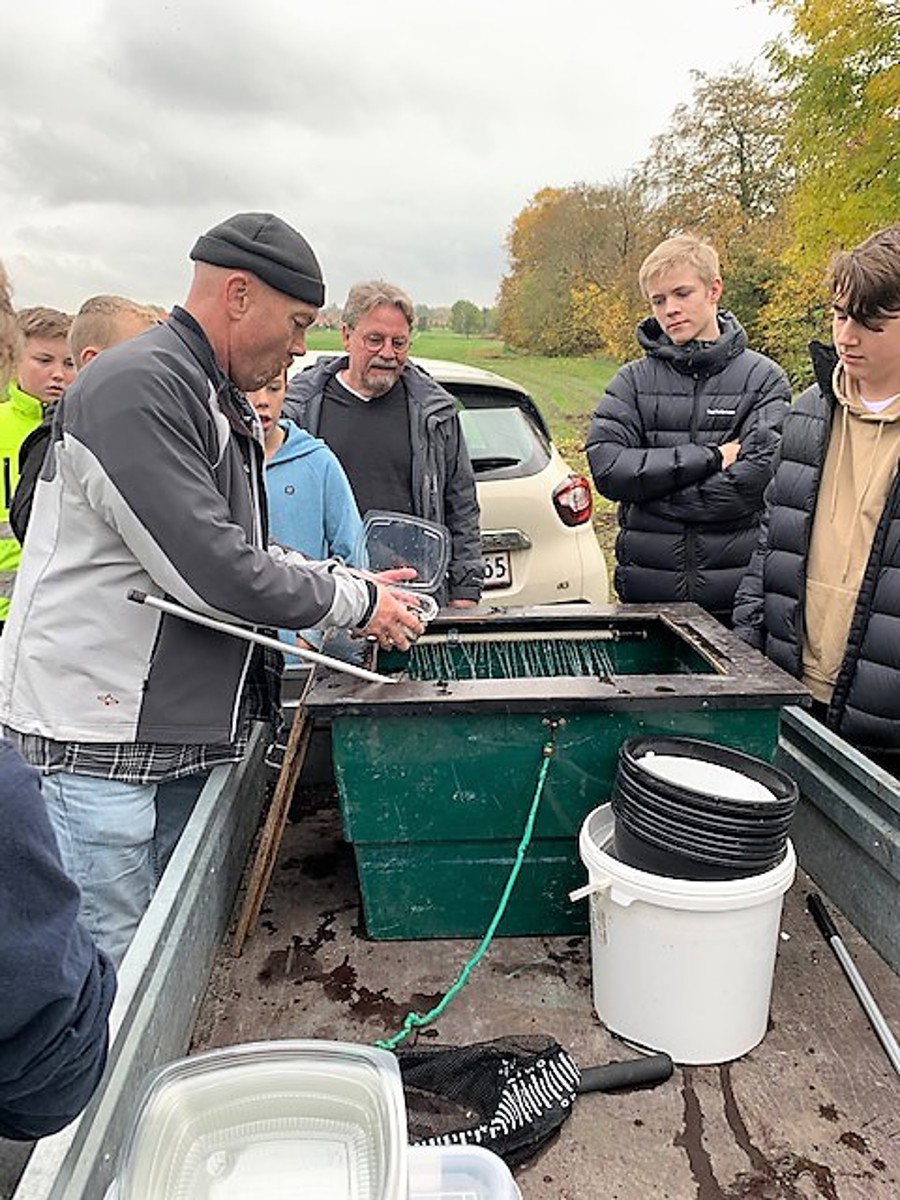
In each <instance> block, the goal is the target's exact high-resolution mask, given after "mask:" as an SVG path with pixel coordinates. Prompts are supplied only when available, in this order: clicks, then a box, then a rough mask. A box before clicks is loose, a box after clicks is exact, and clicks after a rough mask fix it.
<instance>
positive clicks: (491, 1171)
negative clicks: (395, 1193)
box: [409, 1146, 522, 1200]
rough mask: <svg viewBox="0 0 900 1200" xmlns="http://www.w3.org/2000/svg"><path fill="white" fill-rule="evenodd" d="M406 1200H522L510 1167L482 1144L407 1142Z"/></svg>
mask: <svg viewBox="0 0 900 1200" xmlns="http://www.w3.org/2000/svg"><path fill="white" fill-rule="evenodd" d="M409 1200H522V1193H521V1192H520V1191H519V1189H518V1187H516V1183H515V1180H514V1179H513V1177H512V1174H511V1172H510V1169H509V1167H508V1166H507V1165H506V1163H505V1162H504V1161H503V1159H502V1158H499V1157H498V1156H497V1155H496V1154H494V1153H493V1151H491V1150H486V1149H484V1147H483V1146H410V1148H409Z"/></svg>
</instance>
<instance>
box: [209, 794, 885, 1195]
mask: <svg viewBox="0 0 900 1200" xmlns="http://www.w3.org/2000/svg"><path fill="white" fill-rule="evenodd" d="M298 799H299V801H300V804H299V808H298V806H297V805H296V804H295V809H294V812H295V814H296V815H297V816H298V818H299V819H298V820H297V821H296V822H293V823H291V824H289V825H288V827H287V829H286V832H285V836H284V841H283V844H282V847H281V853H280V857H279V861H278V864H277V866H276V870H275V874H274V878H273V883H272V887H271V889H270V893H269V895H268V897H267V900H266V903H265V904H264V906H263V914H262V918H261V922H260V926H259V928H258V929H257V931H256V932H255V933H254V934H252V935H251V937H250V938H249V940H248V942H247V945H246V947H245V949H244V953H243V956H242V957H241V958H240V959H233V958H231V957H230V956H229V955H228V954H227V952H223V954H222V955H221V956H220V957H219V959H218V961H217V962H216V964H215V967H214V969H213V974H212V977H211V982H210V987H209V989H208V992H207V995H206V997H205V1000H204V1003H203V1006H202V1008H201V1012H200V1018H199V1021H198V1024H197V1027H196V1030H195V1037H194V1046H193V1048H194V1049H195V1050H201V1049H209V1048H212V1047H215V1046H222V1045H227V1044H230V1043H235V1042H243V1041H255V1040H259V1039H265V1038H280V1037H324V1038H337V1039H341V1040H347V1041H359V1042H366V1043H370V1042H374V1041H375V1040H376V1039H379V1038H384V1037H389V1036H390V1035H392V1034H393V1033H394V1032H395V1031H396V1030H397V1029H398V1028H399V1026H400V1024H401V1023H402V1021H403V1018H404V1017H405V1016H406V1014H407V1012H408V1011H409V1010H410V1009H415V1010H416V1011H418V1012H426V1011H427V1010H429V1009H430V1008H432V1007H433V1006H434V1005H435V1004H436V1003H437V1002H438V1001H439V1000H440V998H441V997H442V996H443V994H444V993H445V992H446V990H447V989H448V988H449V987H450V985H451V984H452V983H453V981H454V980H455V978H456V976H457V974H458V972H459V970H460V969H461V968H462V966H463V965H464V964H465V963H466V962H467V960H468V959H469V957H470V956H471V954H472V953H473V951H474V950H475V948H476V945H477V943H476V942H474V941H462V940H452V941H420V942H373V941H369V940H367V939H366V938H365V937H364V936H363V931H362V930H361V928H360V915H359V895H358V890H357V887H356V879H355V871H354V864H353V856H352V851H351V848H350V847H349V846H348V845H346V844H345V843H344V842H342V841H341V840H340V832H339V829H340V827H339V819H338V813H337V803H336V800H335V799H334V797H333V795H332V793H331V791H330V789H328V788H327V787H321V786H320V787H309V788H305V789H304V790H303V792H302V793H301V795H300V796H299V797H298ZM810 886H811V885H810V884H809V881H808V880H807V879H806V878H805V877H803V876H798V879H797V882H796V883H795V885H794V887H793V889H792V890H791V892H790V893H788V896H787V897H786V903H785V914H784V922H783V928H784V933H783V935H782V940H781V943H780V946H779V958H778V965H777V968H776V974H775V987H774V996H773V1004H772V1014H771V1021H770V1028H769V1032H768V1034H767V1036H766V1038H765V1040H764V1041H763V1043H762V1044H761V1045H760V1046H759V1047H757V1048H756V1049H755V1050H753V1051H752V1052H751V1053H750V1054H748V1055H747V1056H745V1057H744V1058H743V1059H741V1060H739V1061H738V1062H734V1063H730V1064H724V1065H721V1066H710V1067H691V1068H684V1069H676V1071H675V1074H674V1076H673V1077H672V1079H670V1080H669V1081H668V1082H667V1083H665V1084H662V1085H660V1086H658V1087H656V1088H653V1089H645V1090H635V1091H631V1092H625V1093H619V1094H606V1095H601V1094H595V1095H585V1096H581V1097H579V1099H578V1101H577V1103H576V1105H575V1109H574V1112H573V1114H572V1116H571V1118H570V1119H569V1120H568V1121H567V1122H566V1123H565V1124H564V1126H563V1128H562V1130H561V1132H560V1135H559V1137H558V1138H557V1139H556V1141H555V1142H553V1143H552V1144H551V1145H550V1146H549V1147H548V1148H546V1149H545V1150H544V1151H543V1152H542V1153H541V1154H540V1155H539V1156H538V1157H536V1158H534V1159H532V1160H531V1162H530V1163H529V1164H527V1165H526V1166H524V1167H522V1168H520V1169H519V1171H518V1172H517V1181H518V1183H519V1186H520V1188H521V1190H522V1194H523V1197H524V1200H551V1198H552V1200H593V1198H595V1197H598V1198H599V1197H603V1198H609V1200H689V1198H694V1197H696V1198H697V1200H745V1198H746V1200H781V1198H785V1200H817V1198H822V1200H856V1198H859V1200H892V1198H894V1197H898V1196H900V1087H898V1080H897V1077H896V1075H895V1074H894V1073H893V1072H892V1070H891V1068H890V1065H889V1063H888V1062H887V1059H886V1058H885V1056H884V1054H883V1051H882V1049H881V1047H880V1044H879V1043H878V1041H877V1039H876V1037H875V1035H874V1033H873V1032H872V1030H871V1029H870V1027H869V1025H868V1022H867V1020H866V1018H865V1015H864V1013H863V1012H862V1009H861V1008H860V1007H859V1004H858V1002H857V1001H856V999H855V997H854V996H853V994H852V992H851V990H850V988H849V987H848V985H847V983H846V980H845V979H844V977H843V975H842V973H841V970H840V967H839V965H838V964H837V962H836V961H835V960H834V957H833V955H832V954H831V952H830V950H829V948H828V947H827V945H826V944H825V942H824V941H823V940H822V939H821V936H820V935H819V934H818V931H817V930H816V929H815V926H814V924H813V922H812V919H811V918H810V917H809V916H808V915H807V913H806V911H805V906H804V900H805V895H806V892H807V890H809V888H810ZM826 899H827V897H826ZM832 911H834V909H832ZM835 916H836V919H837V920H838V922H839V925H840V931H841V934H842V937H843V938H844V940H845V942H846V944H847V946H848V949H849V950H850V952H851V953H852V954H853V956H854V959H855V961H856V963H857V965H858V967H859V969H860V971H861V972H862V974H863V976H864V978H865V979H866V981H867V983H868V985H869V987H870V989H871V990H872V992H873V994H874V995H875V996H876V998H877V1000H878V1003H879V1005H880V1007H881V1009H882V1012H883V1013H884V1015H885V1017H886V1019H887V1020H888V1022H889V1024H890V1025H891V1026H892V1028H893V1029H895V1030H898V1029H900V983H898V977H897V976H896V975H895V974H894V973H893V972H892V971H891V970H890V968H888V967H887V965H886V964H885V963H884V962H883V960H882V959H880V958H879V957H878V956H877V955H876V954H874V952H872V951H871V950H870V949H869V947H868V946H867V945H866V944H865V942H863V941H862V939H861V938H859V936H858V935H857V934H856V933H855V931H854V930H853V929H852V927H850V926H849V925H848V924H847V923H846V922H844V921H843V920H842V919H841V918H840V917H839V915H838V914H837V913H835ZM664 991H665V984H664V981H663V983H662V984H661V996H660V1002H661V1003H665V994H664ZM533 1033H546V1034H549V1035H551V1036H552V1037H555V1038H556V1039H557V1040H558V1041H559V1042H560V1043H561V1044H562V1045H563V1046H564V1047H566V1049H568V1050H569V1052H570V1053H571V1054H572V1055H573V1057H574V1058H575V1060H576V1062H578V1063H579V1065H581V1066H583V1067H587V1066H592V1065H594V1064H598V1063H604V1062H608V1061H610V1060H613V1059H623V1058H628V1057H630V1056H632V1054H633V1053H634V1052H633V1051H632V1050H631V1049H630V1048H628V1047H627V1046H624V1045H623V1044H622V1043H621V1042H619V1041H617V1040H615V1039H614V1038H613V1037H611V1036H610V1035H609V1034H608V1033H607V1032H606V1030H605V1029H604V1027H603V1026H602V1025H601V1023H600V1022H599V1020H598V1019H597V1017H596V1015H595V1014H594V1012H593V1010H592V1007H591V985H590V943H589V939H588V938H584V937H556V938H536V937H529V938H507V939H498V940H496V941H495V942H494V943H493V945H492V946H491V948H490V950H489V951H488V953H487V955H486V957H485V958H484V960H483V961H482V962H481V963H480V964H479V966H478V967H477V968H476V969H475V970H474V971H473V973H472V975H471V976H470V979H469V981H468V983H467V984H466V986H465V987H464V989H463V990H462V992H461V993H460V994H459V995H458V996H457V997H456V998H455V1000H454V1001H453V1002H452V1003H451V1004H450V1006H449V1008H448V1009H447V1010H446V1011H445V1012H444V1014H443V1015H442V1016H441V1017H440V1018H439V1019H438V1020H437V1021H436V1022H435V1024H434V1025H433V1026H431V1027H429V1028H427V1029H426V1030H424V1031H422V1032H421V1033H420V1034H419V1036H420V1037H421V1038H423V1039H426V1040H428V1041H430V1042H434V1043H437V1042H440V1043H446V1044H466V1043H470V1042H475V1041H482V1040H486V1039H489V1038H494V1037H500V1036H503V1035H508V1034H533Z"/></svg>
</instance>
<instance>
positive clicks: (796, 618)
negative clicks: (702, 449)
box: [734, 342, 900, 760]
mask: <svg viewBox="0 0 900 1200" xmlns="http://www.w3.org/2000/svg"><path fill="white" fill-rule="evenodd" d="M810 352H811V354H812V360H813V366H814V368H815V373H816V379H817V381H818V382H817V383H816V384H814V385H813V386H812V387H811V388H808V389H807V390H806V391H805V392H804V393H803V394H802V395H801V396H799V397H798V398H797V400H796V401H795V402H794V404H793V407H792V408H791V411H790V413H789V414H788V416H787V419H786V420H785V423H784V437H783V439H782V443H781V448H780V451H779V454H778V457H777V460H776V472H775V478H774V479H773V481H772V485H771V487H770V488H769V491H768V492H767V494H766V516H765V519H764V521H763V526H762V529H761V531H760V540H759V546H758V548H757V550H756V552H755V553H754V555H753V558H752V559H751V562H750V567H749V568H748V570H747V573H746V575H745V576H744V579H743V581H742V583H741V586H740V587H739V589H738V594H737V598H736V602H735V608H734V624H735V629H736V630H737V632H738V633H739V634H740V636H741V637H742V638H743V639H744V640H745V641H746V642H749V644H750V645H751V646H755V647H756V648H757V649H758V650H762V651H764V653H765V654H766V655H767V657H769V658H771V659H772V661H773V662H775V663H777V664H778V665H779V666H780V667H783V668H784V669H785V670H786V671H789V672H790V673H791V674H792V675H794V676H796V677H798V678H799V676H800V674H801V671H802V656H803V596H804V592H805V590H806V561H807V555H808V553H809V539H810V535H811V533H812V523H813V514H814V513H815V509H816V499H817V496H818V492H819V484H820V482H821V478H822V465H823V463H824V461H825V452H826V450H827V447H828V439H829V436H830V434H831V424H832V416H833V414H834V406H835V404H836V403H837V401H836V400H835V397H834V393H833V392H832V389H831V379H832V375H833V374H834V367H835V365H836V362H837V357H836V355H835V352H834V350H833V349H832V348H831V347H830V346H823V345H820V344H819V343H815V342H814V343H813V344H812V346H811V347H810ZM898 627H900V473H898V475H897V476H895V478H894V482H893V484H892V486H891V490H890V492H889V494H888V498H887V502H886V504H885V507H884V511H883V513H882V515H881V519H880V521H879V522H878V527H877V529H876V530H875V538H874V541H873V543H872V550H871V553H870V555H869V561H868V563H867V565H866V569H865V572H864V574H863V580H862V583H861V585H860V590H859V599H858V600H857V603H856V608H855V610H854V613H853V619H852V621H851V623H850V632H849V635H848V639H847V650H846V653H845V655H844V660H843V662H842V663H841V668H840V671H839V673H838V677H837V680H836V681H835V686H834V693H833V695H832V698H831V704H830V705H829V707H828V713H827V717H826V722H827V724H828V725H829V726H830V728H832V729H834V730H835V731H836V732H837V733H839V734H840V735H841V737H844V738H846V739H847V741H849V742H852V743H853V744H854V745H855V746H858V747H859V748H860V749H861V750H870V751H872V752H874V753H876V754H878V755H880V756H884V755H885V753H887V754H888V755H889V756H890V754H891V752H893V754H895V755H897V758H898V760H900V635H898Z"/></svg>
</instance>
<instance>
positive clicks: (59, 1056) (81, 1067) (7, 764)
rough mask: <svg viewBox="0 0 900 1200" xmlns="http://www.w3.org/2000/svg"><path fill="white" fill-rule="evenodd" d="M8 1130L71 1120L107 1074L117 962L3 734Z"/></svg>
mask: <svg viewBox="0 0 900 1200" xmlns="http://www.w3.org/2000/svg"><path fill="white" fill-rule="evenodd" d="M0 820H2V823H3V837H2V838H0V915H2V920H0V996H2V997H3V1004H2V1006H0V1137H4V1138H15V1139H16V1140H21V1141H30V1140H31V1139H32V1138H40V1137H45V1136H46V1135H47V1134H50V1133H55V1132H56V1131H57V1130H59V1129H62V1128H63V1126H64V1125H67V1124H68V1123H69V1122H70V1121H72V1120H74V1119H75V1117H76V1116H77V1115H78V1114H79V1112H81V1110H82V1109H83V1108H84V1106H85V1104H87V1102H88V1100H89V1099H90V1096H91V1093H92V1092H93V1091H94V1089H95V1088H96V1086H97V1084H98V1083H99V1082H100V1077H101V1075H102V1073H103V1067H104V1064H105V1063H106V1051H107V1045H108V1038H109V1035H108V1031H107V1019H108V1017H109V1011H110V1008H111V1007H112V1002H113V997H114V995H115V991H116V982H115V974H114V972H113V968H112V964H111V963H110V961H109V959H108V958H107V957H106V955H105V954H104V953H103V952H102V950H98V949H97V947H96V946H95V945H94V943H93V941H92V940H91V937H90V935H89V934H88V932H87V930H86V929H85V928H84V927H83V926H82V925H81V924H80V923H79V920H78V910H79V906H80V903H81V896H80V893H79V891H78V888H77V887H76V885H75V884H74V883H73V881H72V880H71V879H70V878H69V877H68V876H67V875H66V874H65V872H64V871H63V869H62V864H61V863H60V860H59V850H58V848H57V845H56V838H55V837H54V835H53V830H52V829H51V827H50V820H49V818H48V816H47V807H46V805H45V804H44V800H43V797H42V796H41V788H40V778H39V776H38V774H37V772H36V771H35V770H34V769H33V768H32V767H29V766H26V764H25V763H24V762H23V761H22V759H21V757H20V756H19V755H18V754H17V753H16V751H15V750H14V749H13V748H12V746H11V745H10V744H9V742H7V741H5V740H3V741H0Z"/></svg>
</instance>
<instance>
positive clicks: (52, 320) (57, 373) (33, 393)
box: [0, 307, 75, 628]
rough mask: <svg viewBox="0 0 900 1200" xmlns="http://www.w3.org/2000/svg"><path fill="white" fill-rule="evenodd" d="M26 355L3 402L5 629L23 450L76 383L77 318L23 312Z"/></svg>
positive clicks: (40, 310) (0, 528)
mask: <svg viewBox="0 0 900 1200" xmlns="http://www.w3.org/2000/svg"><path fill="white" fill-rule="evenodd" d="M17 321H18V326H19V333H20V335H21V352H20V354H19V356H18V361H17V363H16V369H15V373H14V375H13V378H12V379H11V380H10V382H9V384H8V385H7V389H6V393H5V399H4V400H3V401H0V460H2V468H3V484H2V488H3V491H2V496H0V503H2V512H0V628H2V627H3V623H5V621H6V618H7V615H8V613H9V598H10V596H11V595H12V589H13V585H14V584H15V580H16V571H17V569H18V566H19V557H20V555H19V542H18V540H17V538H16V537H15V536H14V534H13V532H12V530H11V529H10V527H9V510H10V506H11V504H12V498H13V492H14V491H15V487H16V483H17V482H18V479H19V448H20V446H21V445H22V442H23V441H24V440H25V438H26V437H27V436H28V434H29V433H31V431H32V430H33V429H36V428H37V427H38V425H40V423H41V419H42V417H43V414H44V407H45V406H46V405H48V404H53V403H55V402H56V401H57V400H58V399H59V398H60V396H61V395H62V394H63V392H64V391H65V389H66V388H67V387H68V386H69V384H70V383H71V382H72V380H73V379H74V378H75V364H74V363H73V361H72V356H71V354H70V353H69V345H68V336H69V327H70V326H71V324H72V318H71V317H70V316H69V315H68V313H64V312H60V311H59V310H58V309H55V308H44V307H37V308H23V309H21V311H20V312H19V313H18V314H17Z"/></svg>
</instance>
